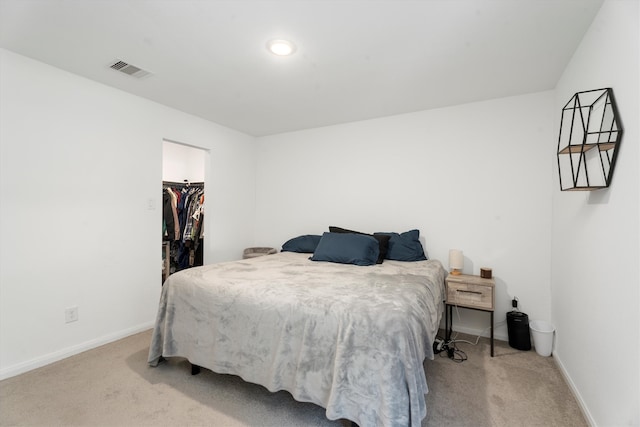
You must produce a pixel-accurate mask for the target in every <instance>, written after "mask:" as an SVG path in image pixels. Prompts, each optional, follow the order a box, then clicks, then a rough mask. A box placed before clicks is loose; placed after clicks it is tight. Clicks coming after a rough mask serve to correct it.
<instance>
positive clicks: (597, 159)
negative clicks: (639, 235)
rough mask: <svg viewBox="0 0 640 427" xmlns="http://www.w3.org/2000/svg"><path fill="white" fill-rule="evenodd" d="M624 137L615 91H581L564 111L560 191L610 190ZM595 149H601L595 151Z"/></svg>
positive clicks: (559, 155) (562, 118)
mask: <svg viewBox="0 0 640 427" xmlns="http://www.w3.org/2000/svg"><path fill="white" fill-rule="evenodd" d="M621 138H622V126H621V124H620V118H619V116H618V109H617V107H616V103H615V99H614V97H613V89H611V88H605V89H594V90H587V91H584V92H577V93H576V94H575V95H573V97H572V98H571V99H570V100H569V102H567V104H566V105H565V106H564V108H563V109H562V117H561V119H560V134H559V136H558V154H557V155H558V174H559V176H560V190H562V191H591V190H598V189H601V188H607V187H608V186H609V185H610V184H611V178H612V177H613V170H614V168H615V164H616V158H617V155H618V151H619V146H620V140H621ZM594 148H597V149H596V150H594Z"/></svg>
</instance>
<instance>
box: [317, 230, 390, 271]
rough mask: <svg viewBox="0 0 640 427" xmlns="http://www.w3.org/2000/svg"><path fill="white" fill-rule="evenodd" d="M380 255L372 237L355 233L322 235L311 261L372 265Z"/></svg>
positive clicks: (377, 245) (375, 241)
mask: <svg viewBox="0 0 640 427" xmlns="http://www.w3.org/2000/svg"><path fill="white" fill-rule="evenodd" d="M379 253H380V249H379V244H378V241H377V240H376V239H374V238H373V236H366V235H363V234H355V233H323V234H322V238H321V239H320V243H318V247H317V248H316V250H315V252H314V253H313V256H312V257H311V258H309V259H310V260H311V261H329V262H337V263H340V264H355V265H374V264H375V263H376V261H377V259H378V255H379Z"/></svg>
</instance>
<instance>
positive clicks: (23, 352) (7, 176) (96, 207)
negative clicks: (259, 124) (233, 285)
mask: <svg viewBox="0 0 640 427" xmlns="http://www.w3.org/2000/svg"><path fill="white" fill-rule="evenodd" d="M0 93H2V97H1V98H0V166H1V167H0V190H1V194H2V196H1V200H0V219H1V223H0V236H2V238H1V239H0V377H6V376H11V375H14V374H17V373H20V372H22V371H25V370H28V369H32V368H34V367H37V366H40V365H43V364H46V363H49V362H51V361H53V360H56V359H59V358H62V357H64V356H67V355H69V354H73V353H76V352H79V351H81V350H83V349H86V348H91V347H94V346H96V345H99V344H102V343H104V342H107V341H110V340H113V339H117V338H119V337H121V336H124V335H127V334H130V333H132V332H135V331H138V330H141V329H145V328H148V327H150V325H151V324H152V321H153V320H154V318H155V314H156V310H157V302H158V297H159V292H160V282H161V256H160V254H161V248H160V242H161V221H162V219H161V218H162V217H161V215H162V210H161V209H160V206H161V191H162V140H163V139H168V140H173V141H181V142H185V143H189V144H191V145H193V146H196V147H202V148H204V149H207V150H209V152H210V162H211V164H210V171H211V176H210V177H207V182H208V183H211V185H208V186H207V188H206V191H207V194H206V197H207V200H215V201H216V204H215V206H211V205H209V206H208V207H207V211H206V214H205V221H206V222H205V230H206V233H205V234H206V238H205V244H206V248H205V257H206V259H207V260H212V261H219V260H227V259H238V258H240V257H241V254H242V249H243V248H244V247H246V246H248V245H251V244H252V243H253V227H252V223H253V220H254V216H253V210H254V190H255V188H254V184H255V179H254V158H253V153H254V147H253V142H254V139H253V138H252V137H249V136H246V135H244V134H241V133H238V132H236V131H232V130H229V129H226V128H223V127H221V126H218V125H216V124H213V123H211V122H207V121H205V120H201V119H198V118H195V117H193V116H190V115H187V114H184V113H181V112H178V111H176V110H172V109H170V108H167V107H164V106H161V105H159V104H155V103H153V102H150V101H147V100H144V99H142V98H138V97H135V96H131V95H129V94H126V93H124V92H121V91H118V90H115V89H112V88H109V87H106V86H103V85H101V84H98V83H95V82H92V81H90V80H86V79H83V78H81V77H78V76H75V75H72V74H69V73H67V72H64V71H61V70H59V69H56V68H53V67H50V66H48V65H45V64H42V63H39V62H36V61H33V60H30V59H28V58H25V57H22V56H19V55H16V54H14V53H12V52H9V51H6V50H0ZM150 201H152V203H155V206H156V208H155V209H149V202H150ZM70 306H78V308H79V321H77V322H74V323H69V324H65V322H64V309H65V308H66V307H70Z"/></svg>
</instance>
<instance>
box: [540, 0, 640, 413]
mask: <svg viewBox="0 0 640 427" xmlns="http://www.w3.org/2000/svg"><path fill="white" fill-rule="evenodd" d="M639 13H640V12H639V10H638V2H637V1H632V0H613V1H611V0H608V1H605V3H604V4H603V6H602V8H601V9H600V12H599V13H598V15H597V16H596V18H595V20H594V22H593V24H592V25H591V27H590V29H589V31H588V33H587V34H586V35H585V37H584V39H583V40H582V43H581V45H580V47H579V48H578V50H577V51H576V53H575V54H574V57H573V59H572V60H571V62H570V63H569V65H568V66H567V68H566V70H565V71H564V74H563V76H562V78H561V80H560V81H559V83H558V86H557V88H556V102H555V105H556V106H555V112H556V114H555V115H556V117H555V119H556V129H558V128H559V119H560V111H561V109H562V107H563V106H564V104H565V103H566V102H567V101H568V100H569V99H570V98H571V97H572V96H573V94H574V93H576V92H579V91H583V90H589V89H598V88H602V87H611V88H613V91H614V94H615V97H616V100H617V105H618V108H619V111H620V114H621V118H622V123H623V126H624V135H623V138H622V144H621V146H620V152H619V155H618V160H617V165H616V169H615V172H614V176H613V182H612V184H611V187H609V188H608V189H606V190H598V191H595V192H591V193H584V192H560V190H559V182H558V178H557V176H555V178H554V192H553V234H552V236H553V240H552V254H553V258H552V262H551V265H552V269H551V271H552V276H551V277H552V302H553V304H552V317H553V322H554V324H555V326H556V329H557V332H556V347H555V351H554V357H555V358H556V360H557V361H558V362H559V363H560V365H561V367H562V368H563V369H564V371H565V373H566V375H567V376H568V378H569V381H570V382H571V384H572V385H573V387H574V388H575V390H576V392H577V394H578V396H579V399H580V401H581V403H582V404H583V407H584V408H585V411H586V412H587V414H588V417H589V419H590V422H591V423H592V424H594V425H598V426H623V425H636V426H637V425H638V424H640V416H639V412H638V411H639V409H638V408H639V407H640V393H639V391H638V387H639V381H638V378H639V372H638V370H639V364H640V351H639V346H638V345H639V343H638V336H639V328H640V318H639V315H638V312H639V310H640V306H639V305H638V301H639V297H638V289H639V287H640V274H639V270H638V268H639V264H640V251H639V240H638V233H639V230H638V228H639V223H640V210H639V203H640V199H639V192H640V185H639V176H638V169H639V167H640V161H639V158H640V154H639V151H638V140H639V137H640V132H639V126H638V119H639V118H640V109H639V107H638V99H639V97H638V94H639V91H640V89H639V79H640V68H639V66H638V57H639V51H640V43H639V42H640V40H639V39H640V34H639V30H638V28H639ZM556 175H557V174H556Z"/></svg>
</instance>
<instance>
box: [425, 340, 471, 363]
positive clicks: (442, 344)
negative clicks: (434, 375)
mask: <svg viewBox="0 0 640 427" xmlns="http://www.w3.org/2000/svg"><path fill="white" fill-rule="evenodd" d="M433 353H434V354H439V355H440V357H448V358H449V359H451V360H453V361H454V362H456V363H462V362H464V361H465V360H467V354H466V353H465V352H464V351H462V350H460V349H459V348H458V347H457V346H456V344H455V342H454V341H453V340H449V341H445V340H443V339H442V338H436V340H435V342H434V343H433Z"/></svg>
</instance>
